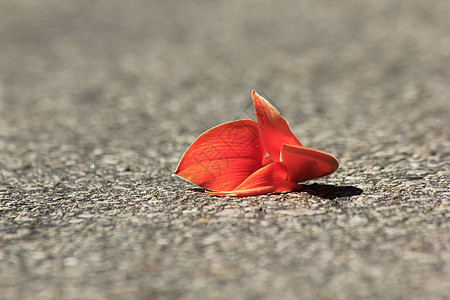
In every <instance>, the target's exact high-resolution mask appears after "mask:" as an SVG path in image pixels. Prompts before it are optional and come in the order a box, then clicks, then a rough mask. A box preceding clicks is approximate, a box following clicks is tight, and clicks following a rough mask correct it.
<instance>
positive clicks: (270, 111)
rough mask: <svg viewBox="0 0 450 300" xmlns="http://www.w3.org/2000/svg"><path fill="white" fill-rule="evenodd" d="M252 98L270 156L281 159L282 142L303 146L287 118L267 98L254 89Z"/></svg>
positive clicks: (277, 159)
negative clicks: (292, 130)
mask: <svg viewBox="0 0 450 300" xmlns="http://www.w3.org/2000/svg"><path fill="white" fill-rule="evenodd" d="M252 98H253V104H254V106H255V112H256V119H257V120H258V127H259V133H260V135H261V139H262V142H263V144H264V147H265V148H266V150H267V152H268V153H269V156H270V158H272V159H273V160H274V161H280V150H281V145H282V144H289V145H298V146H302V144H301V143H300V141H299V140H298V139H297V138H296V137H295V135H294V134H293V133H292V132H291V130H290V129H289V125H288V123H287V122H286V120H285V119H283V117H282V116H281V115H280V114H279V113H278V112H277V110H276V109H275V108H274V107H273V106H272V105H271V104H270V103H269V102H268V101H267V100H266V99H264V98H263V97H261V96H260V95H258V94H257V93H256V92H255V91H254V90H253V91H252Z"/></svg>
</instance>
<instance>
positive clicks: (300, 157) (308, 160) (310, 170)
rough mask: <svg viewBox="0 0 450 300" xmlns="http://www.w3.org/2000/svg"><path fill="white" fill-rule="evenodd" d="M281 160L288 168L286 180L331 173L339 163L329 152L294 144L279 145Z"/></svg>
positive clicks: (302, 179) (317, 176)
mask: <svg viewBox="0 0 450 300" xmlns="http://www.w3.org/2000/svg"><path fill="white" fill-rule="evenodd" d="M280 156H281V162H282V163H283V164H285V165H286V167H287V169H288V178H287V179H288V180H289V181H295V182H301V181H305V180H310V179H314V178H319V177H322V176H325V175H328V174H331V173H333V172H334V171H336V169H337V168H338V167H339V163H338V161H337V160H336V158H334V157H333V156H332V155H331V154H328V153H326V152H323V151H320V150H316V149H312V148H308V147H303V146H295V145H287V144H284V145H283V146H282V147H281V155H280Z"/></svg>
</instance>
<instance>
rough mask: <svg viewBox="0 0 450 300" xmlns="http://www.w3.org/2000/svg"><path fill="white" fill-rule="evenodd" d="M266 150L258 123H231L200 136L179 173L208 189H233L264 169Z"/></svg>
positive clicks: (189, 149) (179, 165) (242, 121)
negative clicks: (263, 162) (263, 160)
mask: <svg viewBox="0 0 450 300" xmlns="http://www.w3.org/2000/svg"><path fill="white" fill-rule="evenodd" d="M264 153H265V150H264V146H263V145H262V142H261V139H260V137H259V132H258V125H257V124H256V123H255V122H253V121H251V120H239V121H234V122H229V123H225V124H221V125H218V126H216V127H213V128H212V129H210V130H208V131H206V132H205V133H203V134H202V135H200V136H199V137H198V138H197V139H196V140H195V141H194V143H192V145H191V146H190V147H189V148H188V149H187V150H186V152H185V153H184V155H183V157H182V158H181V161H180V163H179V164H178V167H177V169H176V171H175V174H176V175H178V176H180V177H182V178H184V179H186V180H188V181H190V182H192V183H194V184H196V185H198V186H201V187H204V188H206V189H210V190H216V191H217V190H218V191H230V190H233V189H234V188H236V187H237V186H238V185H239V184H240V183H241V182H242V181H244V180H245V179H246V178H247V177H248V176H249V175H251V174H252V173H253V172H255V171H256V170H258V169H259V168H261V161H262V159H263V156H264Z"/></svg>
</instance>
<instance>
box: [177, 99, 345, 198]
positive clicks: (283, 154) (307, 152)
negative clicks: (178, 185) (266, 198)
mask: <svg viewBox="0 0 450 300" xmlns="http://www.w3.org/2000/svg"><path fill="white" fill-rule="evenodd" d="M252 98H253V104H254V106H255V112H256V119H257V122H254V121H252V120H238V121H233V122H229V123H224V124H221V125H218V126H216V127H213V128H211V129H210V130H208V131H206V132H205V133H203V134H201V135H200V136H199V137H198V138H197V139H196V140H195V141H194V143H192V145H191V146H190V147H189V148H188V149H187V150H186V152H185V153H184V155H183V157H182V158H181V161H180V163H179V164H178V167H177V169H176V171H175V175H178V176H180V177H182V178H184V179H186V180H188V181H190V182H192V183H194V184H196V185H198V186H200V187H203V188H205V189H207V193H209V194H211V195H216V196H219V195H220V196H222V195H223V196H225V195H228V196H238V197H243V196H254V195H261V194H267V193H280V192H288V191H294V190H297V189H299V188H300V185H299V184H298V183H299V182H302V181H305V180H310V179H314V178H318V177H322V176H326V175H328V174H331V173H333V172H334V171H336V169H337V168H338V166H339V164H338V161H337V160H336V159H335V158H334V157H333V156H332V155H331V154H328V153H326V152H323V151H320V150H316V149H313V148H308V147H305V146H303V145H302V144H301V143H300V141H299V140H298V139H297V138H296V137H295V136H294V134H293V133H292V132H291V130H290V129H289V125H288V123H287V122H286V120H284V119H283V117H281V115H280V114H279V113H278V112H277V111H276V109H275V108H274V107H273V106H272V105H271V104H270V103H269V102H268V101H267V100H266V99H264V98H263V97H261V96H260V95H258V94H257V93H256V92H255V91H252Z"/></svg>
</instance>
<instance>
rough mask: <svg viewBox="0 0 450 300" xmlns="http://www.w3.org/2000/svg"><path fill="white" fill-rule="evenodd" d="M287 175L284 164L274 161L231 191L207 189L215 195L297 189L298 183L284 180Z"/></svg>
mask: <svg viewBox="0 0 450 300" xmlns="http://www.w3.org/2000/svg"><path fill="white" fill-rule="evenodd" d="M287 175H288V170H287V168H286V166H285V165H283V164H282V163H280V162H275V163H271V164H268V165H267V166H265V167H262V168H261V169H259V170H257V171H256V172H255V173H253V174H252V175H250V176H249V177H248V178H247V179H245V180H244V181H243V182H242V183H241V184H240V185H239V186H237V187H236V188H235V189H234V190H232V191H212V192H210V191H208V193H209V194H211V195H216V196H221V195H222V196H225V195H229V196H238V197H243V196H255V195H261V194H267V193H280V192H287V191H293V190H296V189H298V188H299V185H298V184H297V183H296V182H290V181H286V178H287Z"/></svg>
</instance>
